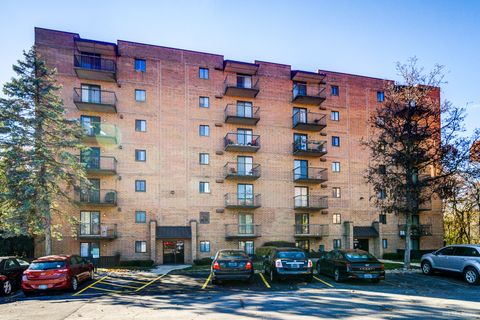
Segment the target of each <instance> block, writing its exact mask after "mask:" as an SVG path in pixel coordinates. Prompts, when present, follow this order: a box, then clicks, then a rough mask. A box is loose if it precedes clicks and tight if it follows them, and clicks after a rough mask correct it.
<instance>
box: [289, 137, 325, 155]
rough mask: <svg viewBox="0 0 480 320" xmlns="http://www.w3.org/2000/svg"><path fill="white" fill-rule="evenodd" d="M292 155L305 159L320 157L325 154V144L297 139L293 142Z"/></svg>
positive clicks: (323, 142)
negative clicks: (305, 157)
mask: <svg viewBox="0 0 480 320" xmlns="http://www.w3.org/2000/svg"><path fill="white" fill-rule="evenodd" d="M293 154H294V155H298V156H307V157H312V156H313V157H321V156H323V155H325V154H327V142H326V141H315V140H301V139H298V140H296V141H294V142H293Z"/></svg>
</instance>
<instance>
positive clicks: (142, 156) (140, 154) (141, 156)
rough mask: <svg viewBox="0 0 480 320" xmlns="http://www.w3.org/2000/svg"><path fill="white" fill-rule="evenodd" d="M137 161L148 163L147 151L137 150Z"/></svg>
mask: <svg viewBox="0 0 480 320" xmlns="http://www.w3.org/2000/svg"><path fill="white" fill-rule="evenodd" d="M135 161H142V162H145V161H147V150H139V149H135Z"/></svg>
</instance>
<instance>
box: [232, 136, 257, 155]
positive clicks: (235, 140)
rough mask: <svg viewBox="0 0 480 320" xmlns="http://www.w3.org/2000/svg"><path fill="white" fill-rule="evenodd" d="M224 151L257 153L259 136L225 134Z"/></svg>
mask: <svg viewBox="0 0 480 320" xmlns="http://www.w3.org/2000/svg"><path fill="white" fill-rule="evenodd" d="M224 147H225V151H240V152H257V151H258V149H260V136H259V135H256V134H249V133H235V132H232V133H227V135H226V136H225V138H224Z"/></svg>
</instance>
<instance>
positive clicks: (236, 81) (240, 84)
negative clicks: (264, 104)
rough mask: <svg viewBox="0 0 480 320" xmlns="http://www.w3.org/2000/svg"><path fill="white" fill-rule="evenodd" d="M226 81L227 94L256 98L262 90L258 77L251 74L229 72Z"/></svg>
mask: <svg viewBox="0 0 480 320" xmlns="http://www.w3.org/2000/svg"><path fill="white" fill-rule="evenodd" d="M224 83H225V93H224V95H226V96H231V97H244V98H255V97H256V96H257V94H258V92H259V91H260V89H259V87H258V79H257V78H256V77H255V76H251V75H240V74H229V75H227V77H226V78H225V82H224Z"/></svg>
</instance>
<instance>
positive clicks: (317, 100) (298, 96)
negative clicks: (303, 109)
mask: <svg viewBox="0 0 480 320" xmlns="http://www.w3.org/2000/svg"><path fill="white" fill-rule="evenodd" d="M325 99H326V96H325V88H324V87H320V86H315V87H314V86H307V84H304V83H296V84H294V85H293V92H292V102H294V103H300V104H309V105H320V104H321V103H322V102H323V101H325Z"/></svg>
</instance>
